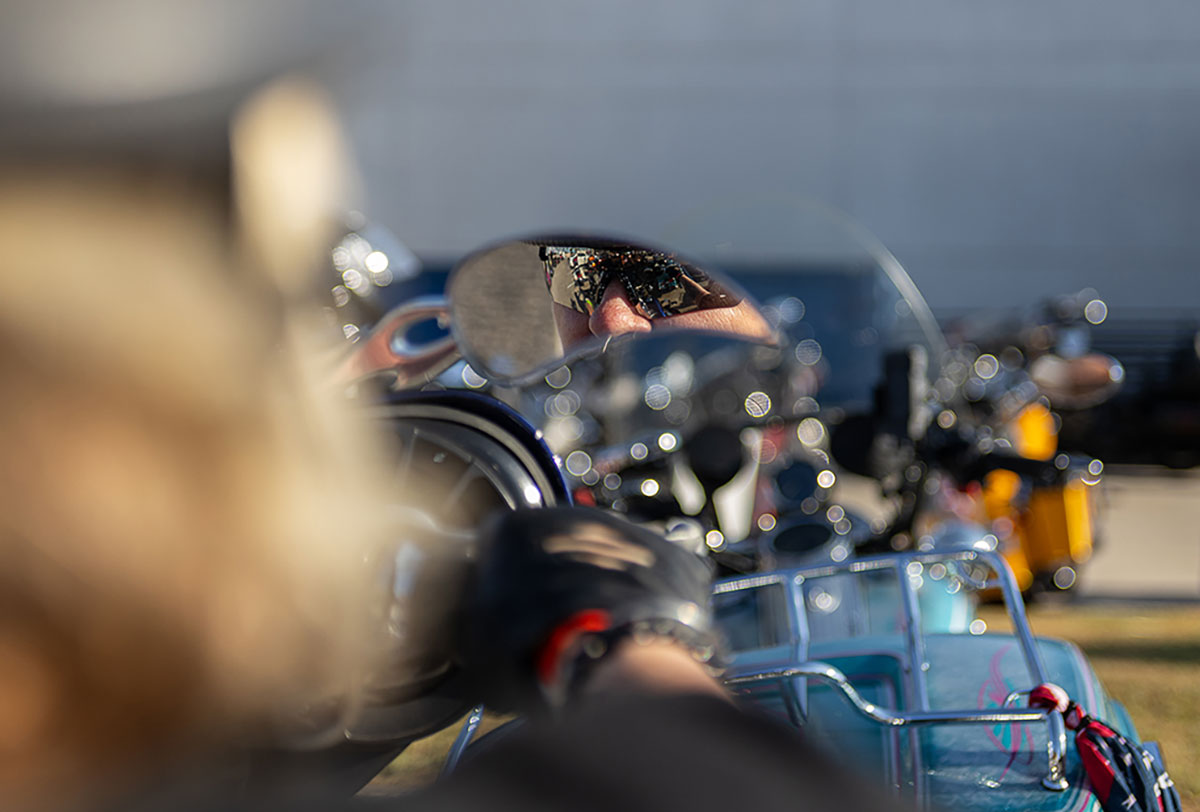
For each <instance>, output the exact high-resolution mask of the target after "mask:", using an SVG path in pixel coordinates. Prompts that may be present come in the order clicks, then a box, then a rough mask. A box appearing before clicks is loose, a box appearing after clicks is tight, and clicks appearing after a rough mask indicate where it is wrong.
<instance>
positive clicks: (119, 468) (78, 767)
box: [0, 4, 380, 808]
mask: <svg viewBox="0 0 1200 812" xmlns="http://www.w3.org/2000/svg"><path fill="white" fill-rule="evenodd" d="M48 5H51V6H53V5H54V4H48ZM176 5H179V4H176ZM183 5H185V6H186V5H187V4H183ZM217 5H222V4H217ZM47 13H48V14H49V13H54V12H53V11H48V12H47ZM42 22H45V21H44V20H43V21H42ZM177 33H178V34H180V35H183V34H185V32H182V31H179V32H177ZM235 95H238V94H231V96H230V98H233V96H235ZM206 98H210V97H206ZM131 109H132V110H133V114H134V117H135V118H136V114H137V110H138V109H140V108H131ZM213 109H214V110H218V111H221V110H223V109H224V108H223V107H222V106H221V105H218V106H217V107H215V108H213ZM229 109H231V110H232V109H233V106H232V105H230V107H229ZM238 109H239V110H240V112H238V113H237V115H236V116H235V117H226V118H225V120H224V121H223V123H222V125H221V126H218V127H212V126H209V127H207V129H204V128H201V129H202V130H203V132H208V133H210V134H211V133H215V134H216V136H217V138H218V139H220V140H221V143H212V141H211V139H210V140H204V135H203V132H201V131H198V130H195V129H191V128H188V131H189V132H190V133H191V135H187V134H186V133H183V134H181V133H167V134H159V135H152V136H146V135H145V134H144V133H141V134H137V133H133V134H134V135H137V138H132V137H127V136H130V135H131V134H130V133H124V134H123V133H121V132H117V133H116V135H113V136H112V137H111V138H110V139H108V140H106V141H104V143H102V144H101V143H96V144H93V143H91V142H88V141H87V140H86V139H83V138H66V139H63V140H61V141H60V139H58V138H57V137H54V134H53V133H49V134H48V135H49V136H50V137H48V138H47V139H44V140H42V143H41V145H40V146H39V145H38V144H37V143H35V142H36V141H37V139H33V140H31V139H29V138H27V137H26V136H27V135H28V133H25V134H23V135H22V134H19V137H17V138H15V139H13V138H6V139H4V142H3V144H0V380H2V381H3V386H4V396H3V398H0V448H3V454H0V797H2V798H4V799H5V801H4V805H5V806H6V808H70V807H72V806H74V805H76V804H78V803H80V802H81V801H83V800H84V799H86V802H89V803H94V802H96V801H97V800H98V799H102V798H104V797H105V793H109V792H111V793H121V792H124V791H126V786H125V784H126V783H127V782H129V783H136V782H137V781H139V780H141V779H142V777H143V776H141V775H139V773H149V772H152V771H154V770H156V769H157V768H159V767H160V766H161V765H160V759H162V758H164V754H172V755H174V756H177V755H178V754H179V753H180V752H183V751H186V750H190V749H193V748H196V749H199V748H203V747H204V745H205V744H206V743H207V742H210V741H215V740H217V738H218V737H219V738H221V739H225V740H228V739H229V738H230V737H238V738H240V739H243V740H253V739H254V737H256V736H262V735H266V733H267V731H269V730H270V729H271V728H272V725H273V724H274V723H275V722H277V721H278V720H279V719H286V718H288V716H289V714H290V713H292V712H293V711H294V710H295V709H296V708H297V707H299V706H300V705H303V704H305V703H309V702H329V703H331V704H332V705H335V706H347V707H348V706H349V705H352V703H353V686H354V685H356V684H357V683H358V682H359V681H360V679H361V674H362V671H363V669H364V668H366V667H368V663H367V661H366V648H367V643H368V640H367V638H366V635H365V633H364V632H365V630H366V629H367V628H368V624H367V623H366V622H365V616H366V613H367V612H369V611H370V607H369V606H367V605H366V601H367V595H368V594H369V590H368V589H367V585H366V584H364V582H363V578H364V576H365V575H366V571H365V568H364V567H363V556H364V551H365V550H366V549H367V548H368V547H369V545H371V544H372V540H373V535H374V533H375V528H374V527H373V526H371V525H370V524H369V523H370V521H371V518H372V517H373V516H375V515H377V511H376V510H375V509H374V508H375V506H376V505H377V504H378V503H377V502H376V501H375V499H374V491H373V488H374V487H375V485H373V484H372V483H376V482H379V481H380V478H378V477H375V476H374V475H373V471H374V469H373V468H372V463H371V459H372V458H371V455H370V453H369V452H368V450H367V449H368V448H369V447H370V443H368V442H364V437H363V436H362V435H363V427H362V426H360V425H359V423H358V421H356V420H355V419H354V418H353V417H351V416H350V415H348V414H347V413H346V410H345V406H344V404H343V402H342V399H341V398H340V397H339V396H338V393H337V392H334V391H331V390H330V389H329V388H328V387H326V386H324V385H323V384H322V382H321V370H320V369H318V366H317V363H316V360H317V359H318V354H317V350H318V349H319V340H317V339H315V338H313V335H314V334H315V331H316V329H317V327H319V326H321V322H320V321H319V319H317V318H316V317H315V315H314V314H313V313H311V312H310V310H309V308H308V305H307V302H306V299H305V297H304V296H303V295H302V291H305V290H307V286H306V282H305V279H304V274H305V273H306V272H308V271H310V270H311V269H312V268H314V267H316V264H317V263H318V262H319V261H320V259H321V252H322V251H323V250H325V249H327V247H328V245H329V240H330V238H331V237H332V235H333V233H334V229H335V228H336V223H337V218H338V216H339V215H340V214H341V211H342V207H343V205H344V204H345V202H346V201H345V200H344V195H345V193H346V188H345V187H344V185H343V183H344V181H345V180H346V178H347V177H348V173H347V172H346V171H345V167H343V166H340V165H338V133H337V128H336V126H335V123H334V122H333V119H332V118H331V117H329V115H328V108H327V107H326V106H324V105H323V103H322V101H321V97H320V94H319V93H317V92H316V91H315V90H314V89H313V88H312V87H310V86H308V85H306V84H304V83H301V82H284V83H282V84H279V85H276V86H273V87H269V88H268V89H267V90H265V91H263V92H262V93H260V94H259V95H257V96H255V97H253V98H252V99H251V101H250V103H249V105H248V106H240V107H239V108H238ZM211 114H212V111H211V110H210V111H207V112H206V113H205V116H206V120H208V119H209V118H211V117H212V115H211ZM56 115H58V114H57V113H56V114H55V115H51V116H49V117H48V118H47V119H45V120H46V121H54V120H56V119H55V116H56ZM64 115H66V116H67V117H68V118H69V117H70V116H72V115H74V116H76V117H77V116H78V115H79V113H78V112H77V111H76V112H75V113H70V112H68V113H67V114H64ZM220 115H222V116H224V113H220ZM77 120H78V119H77ZM209 123H210V124H211V122H209ZM230 125H232V126H231V131H232V133H233V137H232V149H230V147H229V143H230V142H229V141H228V140H225V139H226V138H227V133H228V132H229V131H230ZM54 129H56V128H54ZM177 135H179V136H181V138H182V140H183V141H185V142H186V141H187V139H188V138H196V139H199V140H197V142H196V143H194V144H190V145H187V144H185V145H184V148H179V147H180V144H178V143H175V141H176V140H178V139H176V136H177ZM47 145H48V146H47ZM231 178H232V182H230V179H231Z"/></svg>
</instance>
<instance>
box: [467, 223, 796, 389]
mask: <svg viewBox="0 0 1200 812" xmlns="http://www.w3.org/2000/svg"><path fill="white" fill-rule="evenodd" d="M447 289H448V292H449V297H450V308H451V314H452V320H453V324H454V329H455V335H456V339H457V341H458V345H459V347H460V348H461V349H462V350H463V354H464V355H465V356H466V357H467V359H468V360H469V361H470V362H471V365H472V366H473V367H474V368H475V369H476V370H477V371H479V372H480V373H482V374H483V375H485V376H487V377H489V378H492V379H493V380H497V381H508V382H519V381H521V380H528V379H531V378H533V377H535V376H539V375H540V374H544V373H545V372H546V371H549V369H550V368H551V367H553V366H556V365H557V364H559V363H561V362H562V361H564V360H569V359H572V358H578V357H581V356H583V355H587V354H589V353H592V352H599V351H602V350H603V349H604V348H606V347H607V346H608V344H609V342H610V341H611V339H612V338H614V337H616V336H621V335H625V334H633V333H645V332H650V331H652V330H662V329H672V330H678V329H684V330H696V331H704V332H710V333H719V334H725V335H732V336H737V337H740V338H746V339H751V340H754V341H761V342H770V341H772V340H773V338H774V334H773V331H772V329H771V327H770V325H769V324H768V322H767V320H766V319H765V318H764V317H763V314H762V312H761V311H760V310H759V308H758V306H757V305H755V304H754V302H753V301H751V300H750V299H749V298H748V297H747V296H746V294H745V293H744V292H742V291H741V290H740V289H739V288H738V287H737V286H736V285H734V284H733V283H732V282H730V281H729V280H727V279H724V278H722V277H720V276H718V275H716V274H713V273H712V272H710V271H707V270H704V269H702V268H699V267H697V266H696V265H694V264H692V263H690V262H688V261H686V260H684V259H682V258H680V257H678V256H677V255H675V254H673V253H670V252H667V251H663V250H660V249H656V248H651V247H648V246H645V245H640V244H637V243H632V242H628V241H621V240H614V239H608V238H597V237H585V236H581V235H537V236H532V237H528V238H525V239H518V240H510V241H507V242H504V243H500V244H498V245H493V246H490V247H488V248H484V249H483V250H480V251H477V252H476V253H474V254H471V255H470V256H468V257H467V258H466V259H464V260H463V261H462V262H461V263H459V265H458V267H456V268H455V270H454V271H453V272H452V274H451V278H450V281H449V284H448V286H447Z"/></svg>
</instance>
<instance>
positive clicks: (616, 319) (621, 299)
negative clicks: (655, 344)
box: [588, 282, 651, 336]
mask: <svg viewBox="0 0 1200 812" xmlns="http://www.w3.org/2000/svg"><path fill="white" fill-rule="evenodd" d="M588 329H590V330H591V331H592V335H596V336H616V335H621V334H622V333H645V332H649V331H650V329H651V325H650V319H648V318H646V317H645V316H643V315H641V314H640V313H638V311H637V309H636V307H635V306H634V304H633V302H631V301H630V300H629V294H628V293H626V292H625V286H624V285H623V284H621V283H620V282H613V283H612V284H610V285H609V286H608V289H607V290H606V291H604V298H603V299H601V300H600V304H599V305H598V306H597V307H596V309H595V310H593V311H592V315H591V318H589V319H588Z"/></svg>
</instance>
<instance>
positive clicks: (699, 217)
mask: <svg viewBox="0 0 1200 812" xmlns="http://www.w3.org/2000/svg"><path fill="white" fill-rule="evenodd" d="M662 241H663V242H664V243H665V244H667V245H670V246H672V247H673V248H674V249H676V250H678V251H680V252H681V253H683V254H686V255H688V256H690V257H694V258H695V259H696V260H697V261H700V262H703V263H706V264H707V265H709V266H711V267H713V268H716V269H719V270H722V271H724V272H725V273H727V274H729V275H730V276H732V277H733V278H735V279H737V280H738V281H739V282H740V283H741V284H742V285H743V286H744V287H745V288H746V289H747V290H748V291H749V292H750V293H751V294H753V295H754V296H756V297H757V298H758V299H759V301H761V302H764V303H766V304H767V305H768V306H769V307H772V308H773V313H774V315H775V316H776V317H777V318H778V319H779V324H780V327H781V328H783V329H784V330H786V331H787V332H788V333H789V334H790V336H791V338H792V341H793V347H794V349H793V352H794V354H795V357H796V360H797V361H798V362H799V363H800V364H801V365H803V366H808V367H811V368H812V370H813V371H814V372H815V373H816V377H817V394H816V398H815V399H816V400H817V401H818V402H819V406H820V408H821V410H822V411H824V410H828V409H839V410H843V411H845V412H849V413H855V412H862V411H867V410H869V409H870V408H871V405H872V399H873V397H874V392H875V389H876V386H877V384H878V382H879V380H880V376H881V375H882V372H883V368H884V358H885V356H886V355H887V354H889V353H894V352H906V351H909V352H910V355H912V356H913V357H914V370H915V373H916V374H917V375H918V376H919V377H923V378H925V380H926V382H927V383H932V382H933V381H934V380H935V379H936V374H937V366H938V363H939V361H940V359H941V357H942V355H943V352H944V349H945V341H944V339H943V337H942V334H941V332H940V330H939V329H938V326H937V323H936V321H935V320H934V318H933V315H932V314H931V313H930V311H929V307H928V305H926V303H925V300H924V298H923V297H922V296H921V294H920V292H919V291H918V290H917V288H916V286H915V285H914V284H913V282H912V280H911V279H910V278H909V276H908V274H907V273H906V272H905V271H904V268H903V267H901V265H900V263H899V262H898V261H897V260H896V258H895V257H893V256H892V255H891V253H889V252H888V251H887V249H885V248H884V247H883V245H882V244H880V243H879V241H878V240H877V239H875V237H874V236H873V235H871V234H870V233H869V232H868V231H866V229H864V228H863V227H862V226H860V225H858V224H857V223H855V222H853V221H852V220H851V219H850V218H848V217H847V216H846V215H844V214H842V213H841V212H838V211H836V210H835V209H832V208H831V207H828V206H825V205H823V204H819V203H815V202H809V201H794V200H792V201H787V200H780V199H755V200H748V201H738V202H730V203H728V204H720V205H713V206H708V207H703V208H699V209H697V210H695V211H693V212H691V213H690V214H688V215H685V216H684V217H683V218H681V219H680V220H679V221H678V223H677V224H675V225H674V226H673V227H672V228H670V229H669V230H668V231H667V232H666V233H664V234H663V235H662ZM914 348H917V350H916V352H911V351H912V350H913V349H914ZM922 365H923V366H924V369H920V368H919V367H920V366H922Z"/></svg>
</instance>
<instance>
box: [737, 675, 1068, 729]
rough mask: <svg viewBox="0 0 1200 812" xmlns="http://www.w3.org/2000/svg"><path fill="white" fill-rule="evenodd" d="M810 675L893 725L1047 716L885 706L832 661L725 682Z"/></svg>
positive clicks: (1030, 712) (1006, 720)
mask: <svg viewBox="0 0 1200 812" xmlns="http://www.w3.org/2000/svg"><path fill="white" fill-rule="evenodd" d="M798 677H808V678H812V679H817V680H821V681H822V682H828V683H831V684H832V685H835V686H836V687H837V688H838V689H840V690H841V692H842V693H843V694H844V695H845V697H846V698H847V699H848V700H850V704H851V705H853V706H854V707H855V709H856V710H858V712H859V713H861V714H862V715H863V716H866V717H867V718H868V719H871V720H873V721H876V722H879V723H880V724H882V725H887V726H889V727H904V726H906V725H928V724H1005V723H1010V724H1011V723H1013V722H1041V721H1043V720H1044V719H1046V717H1047V714H1046V711H1044V710H1041V709H1040V708H995V709H993V710H961V711H929V710H923V711H914V712H911V713H905V712H902V711H897V710H892V709H891V708H881V707H879V706H878V705H876V704H874V703H872V702H868V701H867V700H865V699H863V697H862V694H860V693H859V692H858V691H857V690H855V688H854V686H853V685H851V684H850V680H849V679H847V678H846V675H845V674H843V673H842V671H841V670H840V669H838V668H837V667H836V666H833V665H830V664H829V663H823V662H819V661H815V660H814V661H812V662H807V663H798V664H796V665H792V666H787V667H786V668H768V669H763V670H761V671H750V672H746V673H743V674H738V675H737V676H734V677H729V678H727V679H726V680H725V684H726V685H728V686H730V687H738V686H743V685H752V684H754V683H760V682H772V681H777V680H786V679H794V678H798Z"/></svg>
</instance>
